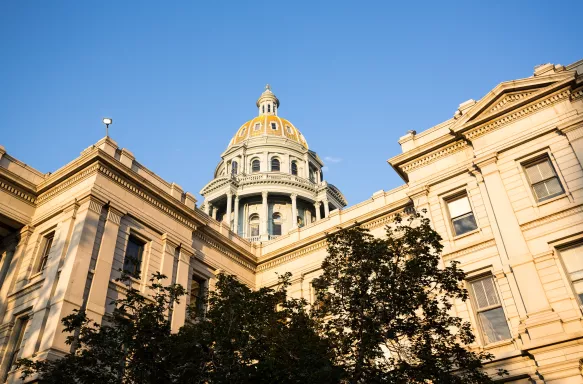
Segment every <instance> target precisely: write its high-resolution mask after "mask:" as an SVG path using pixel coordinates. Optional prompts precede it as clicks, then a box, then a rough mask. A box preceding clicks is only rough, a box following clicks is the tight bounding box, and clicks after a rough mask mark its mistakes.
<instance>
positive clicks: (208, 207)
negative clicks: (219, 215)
mask: <svg viewBox="0 0 583 384" xmlns="http://www.w3.org/2000/svg"><path fill="white" fill-rule="evenodd" d="M204 213H206V214H207V215H209V216H210V214H211V203H209V202H208V201H205V202H204Z"/></svg>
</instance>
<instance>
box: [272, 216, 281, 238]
mask: <svg viewBox="0 0 583 384" xmlns="http://www.w3.org/2000/svg"><path fill="white" fill-rule="evenodd" d="M271 219H272V223H271V234H272V235H273V236H281V215H280V214H279V213H274V214H273V216H271Z"/></svg>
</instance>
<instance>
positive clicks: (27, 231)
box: [0, 225, 34, 321]
mask: <svg viewBox="0 0 583 384" xmlns="http://www.w3.org/2000/svg"><path fill="white" fill-rule="evenodd" d="M33 232H34V227H33V226H30V225H27V226H25V227H23V228H22V229H21V230H20V234H19V236H18V237H19V239H18V244H17V245H16V248H15V249H14V253H13V254H12V260H11V261H10V264H9V265H8V266H7V271H6V275H5V276H6V277H5V278H4V282H3V284H2V287H1V288H0V297H1V298H4V299H5V298H6V297H8V293H9V292H10V291H11V290H12V287H14V285H15V284H16V278H17V275H18V269H20V265H21V264H22V260H23V259H24V255H25V252H26V248H27V247H28V241H29V240H30V236H31V235H32V233H33ZM6 301H7V300H0V321H1V319H4V313H5V311H6V305H7V304H8V303H7V302H6Z"/></svg>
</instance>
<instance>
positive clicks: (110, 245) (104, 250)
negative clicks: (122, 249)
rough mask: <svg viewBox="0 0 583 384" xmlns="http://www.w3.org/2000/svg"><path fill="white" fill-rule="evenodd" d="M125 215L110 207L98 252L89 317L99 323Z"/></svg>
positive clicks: (88, 302) (103, 313)
mask: <svg viewBox="0 0 583 384" xmlns="http://www.w3.org/2000/svg"><path fill="white" fill-rule="evenodd" d="M123 215H124V213H123V212H121V211H119V210H117V209H115V208H113V207H112V206H110V207H109V208H108V211H107V220H106V221H105V227H104V229H103V237H102V239H101V245H100V247H99V253H98V254H97V263H96V264H95V274H94V275H93V281H92V282H91V290H90V291H89V297H88V299H87V312H88V317H90V318H91V319H92V320H93V321H95V322H97V323H101V318H102V317H103V315H105V307H106V305H107V303H106V301H107V290H108V288H109V280H110V278H111V269H112V267H113V256H114V253H115V245H116V243H117V235H118V233H119V224H120V222H121V218H122V217H123Z"/></svg>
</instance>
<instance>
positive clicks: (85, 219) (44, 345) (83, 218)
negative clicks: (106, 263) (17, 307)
mask: <svg viewBox="0 0 583 384" xmlns="http://www.w3.org/2000/svg"><path fill="white" fill-rule="evenodd" d="M78 203H79V209H78V211H77V213H76V216H75V222H74V224H73V228H72V233H71V237H70V241H69V246H68V248H67V250H66V253H65V256H64V260H63V263H62V268H61V272H60V276H59V279H58V282H57V285H56V289H55V291H54V292H55V293H54V296H53V300H52V302H51V308H50V311H49V316H48V321H47V325H46V331H45V332H44V334H43V335H42V341H41V343H40V349H39V350H40V351H41V352H42V351H45V350H47V349H49V348H56V349H58V350H61V351H65V352H66V351H68V349H69V346H67V345H66V343H65V341H66V337H67V335H66V334H64V333H63V332H62V331H63V325H62V324H61V319H62V318H63V317H65V316H67V315H69V314H70V313H72V311H73V310H74V309H79V308H81V307H82V306H83V294H84V292H85V286H86V283H87V277H88V273H89V265H90V263H91V253H92V251H93V246H94V244H95V238H96V235H97V224H98V222H99V216H100V214H101V209H102V207H103V205H104V203H103V202H102V201H100V200H99V199H97V198H96V197H94V196H88V197H86V198H84V199H82V200H81V201H79V202H78Z"/></svg>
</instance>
